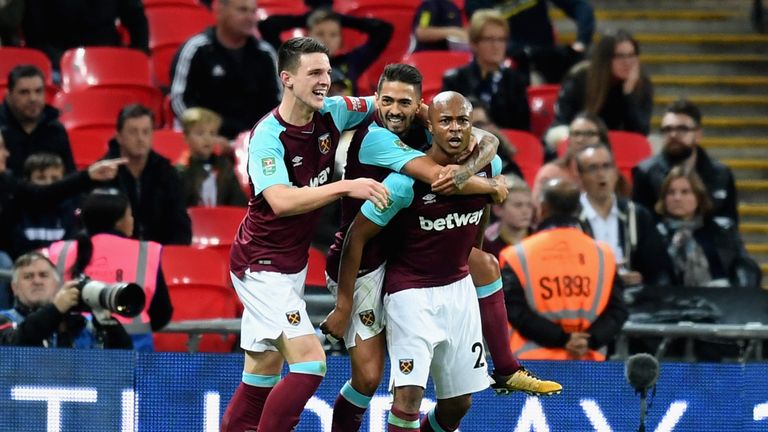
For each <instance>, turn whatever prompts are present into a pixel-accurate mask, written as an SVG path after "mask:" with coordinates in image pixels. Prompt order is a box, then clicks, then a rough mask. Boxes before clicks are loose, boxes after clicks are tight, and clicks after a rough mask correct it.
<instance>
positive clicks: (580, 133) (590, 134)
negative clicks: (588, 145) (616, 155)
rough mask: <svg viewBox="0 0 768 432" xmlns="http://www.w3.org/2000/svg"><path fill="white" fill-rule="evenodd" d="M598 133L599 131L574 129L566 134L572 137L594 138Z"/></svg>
mask: <svg viewBox="0 0 768 432" xmlns="http://www.w3.org/2000/svg"><path fill="white" fill-rule="evenodd" d="M598 135H600V132H598V131H595V130H575V131H570V132H569V133H568V136H569V137H572V138H594V137H596V136H598Z"/></svg>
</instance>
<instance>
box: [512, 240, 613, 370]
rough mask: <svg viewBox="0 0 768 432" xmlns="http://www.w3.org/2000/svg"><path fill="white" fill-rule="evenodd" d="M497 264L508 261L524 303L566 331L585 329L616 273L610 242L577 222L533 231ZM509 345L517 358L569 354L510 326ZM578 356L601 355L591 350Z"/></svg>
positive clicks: (602, 357)
mask: <svg viewBox="0 0 768 432" xmlns="http://www.w3.org/2000/svg"><path fill="white" fill-rule="evenodd" d="M499 264H500V265H501V266H502V268H503V267H504V265H506V264H509V266H510V267H511V268H512V270H513V271H514V272H515V274H516V275H517V278H518V279H519V280H520V284H521V286H522V287H523V290H524V292H525V299H526V301H527V303H528V306H529V307H530V308H531V310H533V311H534V312H536V313H537V314H538V315H541V316H543V317H544V318H547V319H549V320H550V321H552V322H554V323H557V324H558V325H560V326H561V327H562V328H563V330H564V331H565V332H567V333H572V332H583V331H585V330H587V329H588V328H589V327H590V326H591V325H592V323H593V322H595V320H597V318H598V317H599V316H600V314H601V313H602V312H603V310H604V309H605V307H606V305H607V304H608V300H609V299H610V297H611V290H612V289H613V278H614V275H615V273H616V260H615V259H614V257H613V252H611V248H610V246H608V245H607V244H605V243H603V242H599V241H595V240H594V239H592V238H591V237H589V236H587V235H586V234H584V233H583V232H581V230H579V229H578V228H572V227H562V228H554V229H551V230H546V231H542V232H539V233H536V234H534V235H532V236H530V237H528V238H526V239H525V240H523V241H522V242H521V243H519V244H517V245H513V246H509V247H507V248H505V249H504V250H502V251H501V254H500V256H499ZM511 333H512V336H511V337H510V347H511V348H512V352H514V353H515V355H516V356H517V357H518V358H520V359H528V360H535V359H541V360H568V359H573V357H571V356H570V354H569V353H568V351H566V350H565V349H564V348H547V347H542V346H540V345H538V344H537V343H535V342H533V341H530V340H527V339H525V338H524V337H523V336H521V335H520V333H519V332H517V331H515V330H514V329H513V328H512V329H511ZM581 359H582V360H605V354H604V353H603V352H599V351H594V350H589V351H588V352H587V354H586V355H585V356H584V357H582V358H581Z"/></svg>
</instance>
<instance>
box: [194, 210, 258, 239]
mask: <svg viewBox="0 0 768 432" xmlns="http://www.w3.org/2000/svg"><path fill="white" fill-rule="evenodd" d="M187 212H188V213H189V218H190V219H191V220H192V245H193V246H196V247H198V248H211V247H227V249H228V248H229V246H231V245H232V243H233V242H234V239H235V233H236V232H237V228H238V227H239V226H240V222H242V221H243V218H244V217H245V212H246V209H244V208H242V207H228V206H218V207H190V208H188V209H187Z"/></svg>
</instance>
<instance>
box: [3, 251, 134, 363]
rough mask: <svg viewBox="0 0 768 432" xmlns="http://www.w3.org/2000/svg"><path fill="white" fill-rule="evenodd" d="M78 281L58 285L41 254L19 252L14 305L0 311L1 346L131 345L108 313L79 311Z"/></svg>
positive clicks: (14, 284)
mask: <svg viewBox="0 0 768 432" xmlns="http://www.w3.org/2000/svg"><path fill="white" fill-rule="evenodd" d="M79 284H80V281H77V280H70V281H66V282H64V284H62V283H61V277H60V275H59V274H58V273H57V272H56V267H55V266H54V265H53V263H51V261H49V260H48V258H46V257H45V256H44V255H41V254H39V253H37V252H30V253H27V254H24V255H22V256H20V257H19V258H18V259H17V260H16V262H15V264H14V266H13V275H12V279H11V288H12V290H13V294H14V297H15V304H14V308H13V309H8V310H4V311H0V345H15V346H43V347H59V348H108V349H115V348H122V349H132V348H133V343H132V341H131V338H130V336H128V333H126V331H125V328H123V326H122V325H121V324H120V323H119V322H118V321H116V320H115V319H112V318H111V317H110V313H109V311H106V310H103V311H100V312H99V313H96V314H88V315H84V314H83V313H81V312H80V310H81V308H82V303H81V291H80V287H79ZM96 315H98V318H97V317H96Z"/></svg>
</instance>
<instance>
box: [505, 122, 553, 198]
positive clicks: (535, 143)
mask: <svg viewBox="0 0 768 432" xmlns="http://www.w3.org/2000/svg"><path fill="white" fill-rule="evenodd" d="M501 132H502V133H503V134H504V136H506V137H507V139H508V140H509V141H510V142H511V143H512V144H513V145H514V146H515V148H517V153H516V154H515V157H514V159H515V162H517V165H518V166H520V170H521V171H522V172H523V177H525V181H526V182H527V183H528V185H529V186H533V180H534V179H535V178H536V173H537V172H538V171H539V168H541V165H542V163H543V162H544V147H543V146H542V144H541V141H539V139H538V138H536V137H535V136H534V135H533V134H531V133H530V132H525V131H519V130H514V129H501Z"/></svg>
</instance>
